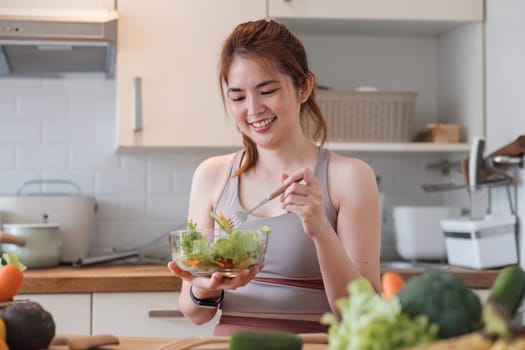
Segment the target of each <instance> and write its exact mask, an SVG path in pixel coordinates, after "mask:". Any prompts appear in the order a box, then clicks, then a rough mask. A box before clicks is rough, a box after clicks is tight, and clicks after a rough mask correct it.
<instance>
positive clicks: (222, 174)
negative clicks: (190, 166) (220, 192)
mask: <svg viewBox="0 0 525 350" xmlns="http://www.w3.org/2000/svg"><path fill="white" fill-rule="evenodd" d="M234 156H235V153H230V154H225V155H220V156H213V157H210V158H206V159H204V160H203V161H202V162H201V163H200V164H199V165H198V166H197V168H196V169H195V172H194V174H193V184H194V185H198V186H199V187H201V188H202V189H203V190H206V191H210V190H213V189H214V188H217V187H221V186H222V185H224V181H226V179H227V178H228V177H229V176H230V172H231V166H232V162H233V158H234ZM223 180H224V181H223Z"/></svg>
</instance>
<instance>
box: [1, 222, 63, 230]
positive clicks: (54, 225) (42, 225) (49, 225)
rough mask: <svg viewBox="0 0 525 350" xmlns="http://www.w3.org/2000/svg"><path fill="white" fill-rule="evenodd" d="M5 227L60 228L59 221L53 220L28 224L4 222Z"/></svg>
mask: <svg viewBox="0 0 525 350" xmlns="http://www.w3.org/2000/svg"><path fill="white" fill-rule="evenodd" d="M3 227H4V229H8V228H59V225H58V224H57V223H53V222H47V223H44V222H40V223H27V224H4V225H3Z"/></svg>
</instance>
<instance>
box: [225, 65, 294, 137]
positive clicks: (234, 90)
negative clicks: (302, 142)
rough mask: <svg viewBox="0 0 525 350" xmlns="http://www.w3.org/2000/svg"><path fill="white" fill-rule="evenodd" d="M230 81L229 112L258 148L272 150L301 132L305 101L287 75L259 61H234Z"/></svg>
mask: <svg viewBox="0 0 525 350" xmlns="http://www.w3.org/2000/svg"><path fill="white" fill-rule="evenodd" d="M227 78H228V86H227V100H228V107H229V110H230V112H231V113H232V115H233V117H234V119H235V122H236V123H237V126H238V128H239V130H240V131H241V132H242V133H243V134H245V135H247V136H248V137H249V138H251V139H252V140H253V141H254V142H255V143H256V144H258V145H260V146H267V147H271V146H272V145H276V144H278V143H279V142H281V141H282V140H286V139H287V138H289V137H290V135H291V133H295V132H296V130H295V129H296V128H299V129H300V127H301V126H300V120H299V117H300V107H301V103H302V102H303V101H302V100H301V98H300V92H299V91H298V90H297V89H296V88H295V87H294V85H293V82H292V79H291V78H290V77H289V76H288V75H285V74H282V73H279V72H277V71H276V70H275V69H272V68H271V67H270V65H267V64H264V63H263V61H261V60H260V59H253V58H242V57H235V58H234V60H233V62H232V65H231V67H230V71H229V73H228V77H227Z"/></svg>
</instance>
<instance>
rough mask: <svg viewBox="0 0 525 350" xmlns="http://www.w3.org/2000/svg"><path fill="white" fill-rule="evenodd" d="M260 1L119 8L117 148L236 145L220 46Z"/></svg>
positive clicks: (137, 1) (165, 0)
mask: <svg viewBox="0 0 525 350" xmlns="http://www.w3.org/2000/svg"><path fill="white" fill-rule="evenodd" d="M265 14H266V2H265V1H264V0H257V1H245V0H221V1H209V0H177V1H172V0H158V1H155V3H154V4H152V3H150V2H148V1H144V0H125V1H119V2H118V15H119V28H118V54H117V78H116V80H117V101H118V102H117V114H118V146H119V147H135V146H147V147H165V146H177V147H195V146H201V147H207V146H233V145H240V144H241V141H240V137H239V135H238V133H237V131H236V129H235V126H234V125H233V121H232V120H231V119H229V118H228V117H227V115H226V112H225V110H224V108H223V105H222V101H221V98H220V92H219V83H218V80H217V63H218V58H219V52H220V46H221V43H222V42H223V41H224V39H225V38H226V36H227V35H228V34H229V33H230V32H231V31H232V30H233V28H234V27H235V25H237V24H239V23H240V22H243V21H247V20H252V19H259V18H264V16H265Z"/></svg>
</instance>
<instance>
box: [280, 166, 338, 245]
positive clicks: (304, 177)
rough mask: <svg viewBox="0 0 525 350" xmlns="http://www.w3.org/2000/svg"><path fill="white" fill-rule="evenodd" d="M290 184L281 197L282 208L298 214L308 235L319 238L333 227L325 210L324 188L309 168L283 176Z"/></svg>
mask: <svg viewBox="0 0 525 350" xmlns="http://www.w3.org/2000/svg"><path fill="white" fill-rule="evenodd" d="M281 179H282V180H284V183H285V184H286V183H287V184H289V186H288V187H287V188H286V190H285V191H284V193H283V194H282V195H281V206H282V208H283V209H284V210H286V212H288V213H294V214H296V215H297V216H298V217H299V218H300V219H301V221H302V222H303V228H304V231H305V232H306V234H308V235H309V236H310V237H312V238H319V237H320V235H321V234H322V233H323V230H326V229H324V228H326V227H331V225H330V224H329V223H328V218H327V217H326V214H325V210H324V200H323V186H322V184H321V182H320V181H319V179H318V178H317V177H315V175H314V173H313V172H312V171H311V170H310V169H309V168H307V167H305V168H301V169H299V170H297V171H295V172H294V173H292V174H290V175H289V174H282V175H281Z"/></svg>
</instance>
